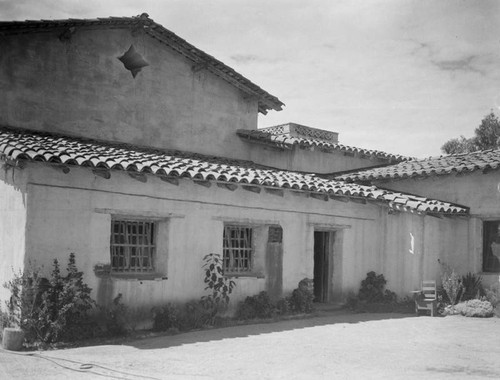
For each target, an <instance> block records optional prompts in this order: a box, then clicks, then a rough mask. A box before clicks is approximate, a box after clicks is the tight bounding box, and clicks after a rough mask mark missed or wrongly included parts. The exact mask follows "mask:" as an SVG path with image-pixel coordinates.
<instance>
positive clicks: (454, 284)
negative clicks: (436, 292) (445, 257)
mask: <svg viewBox="0 0 500 380" xmlns="http://www.w3.org/2000/svg"><path fill="white" fill-rule="evenodd" d="M441 265H442V272H441V283H442V286H443V289H444V291H445V292H446V296H447V297H448V300H449V301H450V304H451V305H452V306H453V305H456V304H457V302H459V301H460V295H461V294H462V288H463V286H462V278H461V277H460V276H459V275H458V274H457V273H456V272H455V270H454V269H453V268H451V267H449V266H448V265H446V264H444V263H442V264H441Z"/></svg>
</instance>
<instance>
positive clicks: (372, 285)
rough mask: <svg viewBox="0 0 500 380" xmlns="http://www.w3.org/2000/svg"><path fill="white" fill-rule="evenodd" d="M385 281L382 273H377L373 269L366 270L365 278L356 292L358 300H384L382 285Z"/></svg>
mask: <svg viewBox="0 0 500 380" xmlns="http://www.w3.org/2000/svg"><path fill="white" fill-rule="evenodd" d="M386 283H387V281H386V280H385V278H384V275H383V274H379V275H377V274H376V273H375V272H373V271H371V272H368V273H367V274H366V278H365V279H364V280H363V281H361V288H360V289H359V292H358V298H359V300H360V301H366V302H368V303H375V302H383V301H384V300H385V297H384V287H385V284H386Z"/></svg>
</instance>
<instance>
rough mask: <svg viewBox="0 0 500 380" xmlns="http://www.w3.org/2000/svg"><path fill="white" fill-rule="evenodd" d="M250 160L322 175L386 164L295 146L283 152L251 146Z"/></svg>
mask: <svg viewBox="0 0 500 380" xmlns="http://www.w3.org/2000/svg"><path fill="white" fill-rule="evenodd" d="M250 159H251V160H252V161H254V162H257V163H259V164H262V165H266V166H272V167H276V168H280V169H284V170H296V171H303V172H310V173H322V174H327V173H333V172H341V171H347V170H354V169H361V168H367V167H373V166H378V165H382V164H384V163H385V162H386V161H382V160H378V159H376V158H370V157H361V156H359V155H353V154H345V153H343V152H338V151H332V152H324V151H321V150H320V149H319V148H316V147H313V148H310V149H309V148H308V149H304V148H301V147H299V146H294V147H293V149H291V150H288V149H283V150H282V149H278V148H274V147H269V146H265V145H258V144H252V145H251V152H250Z"/></svg>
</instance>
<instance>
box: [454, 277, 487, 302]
mask: <svg viewBox="0 0 500 380" xmlns="http://www.w3.org/2000/svg"><path fill="white" fill-rule="evenodd" d="M482 280H483V279H482V277H481V276H478V275H475V274H474V273H471V272H469V273H467V274H466V275H465V276H462V281H461V282H462V287H463V290H462V294H461V296H460V297H459V298H460V299H462V300H464V301H468V300H472V299H475V298H477V299H479V298H481V297H483V296H484V295H485V292H484V288H483V284H482Z"/></svg>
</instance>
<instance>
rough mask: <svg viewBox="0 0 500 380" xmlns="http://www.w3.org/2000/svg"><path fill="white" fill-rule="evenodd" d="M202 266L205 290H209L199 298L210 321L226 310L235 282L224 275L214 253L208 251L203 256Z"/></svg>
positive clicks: (218, 257) (219, 260)
mask: <svg viewBox="0 0 500 380" xmlns="http://www.w3.org/2000/svg"><path fill="white" fill-rule="evenodd" d="M203 261H204V264H203V266H202V268H203V270H204V271H205V278H204V279H203V282H204V283H205V285H206V286H205V290H208V291H209V294H208V295H207V296H203V297H202V298H201V302H202V305H203V306H204V308H205V309H206V310H207V312H209V313H210V314H211V316H212V322H213V320H214V319H215V317H216V316H217V314H220V313H222V312H224V311H226V310H227V307H228V304H229V300H230V299H229V295H230V294H231V293H232V291H233V289H234V287H235V286H236V283H235V282H234V281H232V280H230V279H229V278H227V277H225V276H224V271H223V268H222V259H221V257H220V255H218V254H216V253H210V254H208V255H206V256H205V257H204V258H203Z"/></svg>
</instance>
